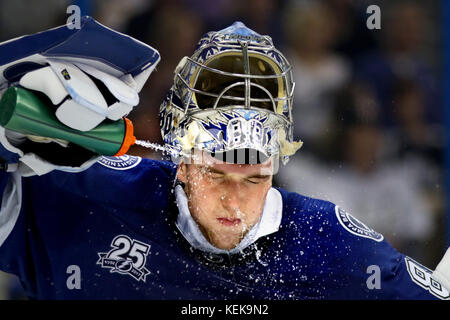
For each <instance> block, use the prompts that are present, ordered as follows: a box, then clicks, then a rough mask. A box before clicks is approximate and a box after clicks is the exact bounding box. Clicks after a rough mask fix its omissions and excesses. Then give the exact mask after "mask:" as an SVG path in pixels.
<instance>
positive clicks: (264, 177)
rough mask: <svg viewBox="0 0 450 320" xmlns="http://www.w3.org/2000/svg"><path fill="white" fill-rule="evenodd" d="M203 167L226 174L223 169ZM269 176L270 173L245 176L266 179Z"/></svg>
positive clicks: (212, 171)
mask: <svg viewBox="0 0 450 320" xmlns="http://www.w3.org/2000/svg"><path fill="white" fill-rule="evenodd" d="M204 168H205V170H207V171H209V172H211V173H219V174H224V175H225V174H227V173H226V172H223V171H221V170H218V169H216V168H213V167H204ZM269 177H270V175H268V174H252V175H250V176H246V178H247V179H248V178H257V179H267V178H269Z"/></svg>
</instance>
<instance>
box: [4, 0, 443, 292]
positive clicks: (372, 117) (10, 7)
mask: <svg viewBox="0 0 450 320" xmlns="http://www.w3.org/2000/svg"><path fill="white" fill-rule="evenodd" d="M442 1H443V0H442ZM74 2H75V3H77V1H74ZM78 2H79V3H88V4H89V10H91V11H90V12H89V14H90V15H91V16H93V17H94V18H95V19H96V20H98V21H99V22H101V23H102V24H104V25H106V26H108V27H110V28H113V29H115V30H118V31H121V32H124V33H126V34H129V35H131V36H133V37H135V38H137V39H139V40H141V41H143V42H145V43H148V44H150V45H151V46H153V47H155V48H157V49H158V51H159V52H160V53H161V57H162V60H161V62H160V64H159V66H158V68H157V69H156V71H155V72H154V73H153V74H152V75H151V77H150V78H149V81H148V82H147V84H146V85H145V86H144V88H143V91H142V93H141V103H140V105H139V106H138V108H137V109H136V110H135V111H133V113H132V114H130V118H131V119H132V120H133V122H134V124H135V130H136V136H137V137H138V138H139V139H143V140H150V141H152V142H159V143H161V142H162V141H161V136H160V131H159V120H158V110H159V105H160V103H161V101H162V99H163V98H164V96H165V95H166V93H167V91H168V89H169V88H170V86H171V84H172V81H173V71H174V69H175V67H176V66H177V64H178V62H179V61H180V59H181V58H182V57H183V56H189V55H191V54H192V52H193V49H194V47H195V45H196V43H197V41H198V40H199V39H200V37H201V36H202V35H203V34H204V33H205V32H207V31H211V30H220V29H223V28H225V27H227V26H229V25H231V23H233V22H234V21H242V22H244V23H245V24H246V25H247V26H248V27H250V28H251V29H253V30H255V31H257V32H258V33H260V34H267V35H270V36H271V37H272V39H273V40H274V43H275V45H276V46H277V47H278V48H279V49H280V50H281V51H282V52H284V53H285V55H286V56H287V57H288V59H289V61H290V62H291V64H292V67H293V72H294V79H295V82H296V87H295V98H294V109H293V116H294V121H295V137H296V139H301V140H302V141H303V142H304V146H303V147H302V149H300V151H299V152H298V153H297V154H296V156H295V157H293V158H292V159H291V160H290V162H289V163H288V164H287V166H285V167H284V168H281V169H280V171H279V173H278V174H277V176H276V177H275V181H274V184H275V185H276V186H280V187H283V188H286V189H289V190H290V191H296V192H299V193H301V194H305V195H308V196H312V197H318V198H323V199H326V200H330V201H332V202H334V203H336V204H337V205H339V206H341V207H342V208H344V209H345V210H346V211H348V212H350V213H351V214H352V215H353V216H355V217H356V218H358V219H359V220H361V221H362V222H363V223H364V224H366V225H368V226H369V227H371V228H373V229H375V230H376V231H378V232H380V233H382V234H383V235H384V237H385V238H386V239H387V240H388V241H390V242H391V243H392V245H393V246H394V247H395V248H396V249H398V250H399V251H401V252H403V253H405V254H407V255H410V256H411V257H413V258H415V259H416V260H418V261H419V262H421V263H422V264H424V265H426V266H428V267H430V268H432V269H433V268H434V267H435V266H436V264H437V263H438V262H439V260H440V258H441V257H442V255H443V253H444V251H445V250H444V248H445V233H446V232H447V230H445V223H444V220H445V209H446V207H445V194H444V191H445V189H444V185H445V181H444V169H445V168H444V165H445V164H444V157H443V155H444V148H445V146H446V141H445V127H444V125H445V124H444V123H443V114H444V108H443V98H442V89H441V83H442V74H441V73H440V70H441V69H442V59H443V57H442V43H441V39H442V37H441V32H442V26H441V22H442V19H441V16H440V10H441V7H440V6H441V1H427V2H425V1H413V0H407V1H406V0H405V1H401V0H398V1H389V0H379V1H376V0H373V1H365V0H323V1H321V0H310V1H306V0H303V1H302V0H285V1H280V0H278V1H276V0H247V1H242V0H214V1H211V0H163V1H162V0H161V1H157V0H153V1H152V0H128V1H120V0H92V1H78ZM71 3H72V2H71V1H61V0H40V1H39V4H38V3H37V2H33V5H30V1H24V0H20V1H19V0H18V1H7V0H0V41H3V40H7V39H10V38H13V37H16V36H20V35H23V34H30V33H34V32H37V31H41V30H44V29H47V28H51V27H54V26H57V25H61V24H64V23H65V22H66V20H67V17H68V15H67V14H66V8H67V6H68V5H69V4H71ZM373 4H375V5H378V6H379V7H380V9H381V29H374V30H371V29H369V28H368V27H367V25H366V21H367V18H368V17H369V15H370V14H368V13H367V12H366V10H367V7H368V6H369V5H373ZM43 8H45V9H43ZM24 12H26V14H24ZM19 16H20V17H23V19H17V17H19ZM25 17H26V18H25ZM130 154H134V155H140V156H145V157H151V158H159V157H160V155H159V154H157V153H153V152H151V151H149V150H147V149H143V148H142V147H139V146H136V147H132V149H131V150H130ZM0 259H1V257H0ZM1 279H2V277H1V276H0V286H1ZM9 287H10V292H12V294H16V291H15V288H16V286H14V285H12V284H11V283H9ZM2 297H3V296H2V295H1V293H0V298H2Z"/></svg>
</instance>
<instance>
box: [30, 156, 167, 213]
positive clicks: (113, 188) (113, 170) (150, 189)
mask: <svg viewBox="0 0 450 320" xmlns="http://www.w3.org/2000/svg"><path fill="white" fill-rule="evenodd" d="M175 175H176V165H175V164H173V163H171V162H168V161H158V160H152V159H145V158H141V157H137V156H131V155H125V156H121V157H101V158H100V159H99V161H97V162H96V163H95V164H94V165H92V166H91V167H90V168H88V169H87V170H85V171H82V172H79V173H69V172H62V171H53V172H51V173H49V174H46V175H44V176H40V177H38V176H33V177H30V178H27V179H28V180H29V182H28V183H29V184H30V185H31V187H32V188H33V189H39V188H43V189H42V190H52V192H54V193H55V195H56V194H58V193H70V194H71V196H72V197H77V196H78V197H79V198H80V199H88V198H89V199H90V200H92V201H97V202H99V203H105V202H107V203H108V204H114V205H115V206H118V207H120V206H123V205H126V206H134V207H136V208H138V207H143V206H144V207H145V206H146V205H150V204H157V203H161V202H164V200H165V199H167V198H168V194H169V192H170V190H171V189H172V188H173V182H174V179H175Z"/></svg>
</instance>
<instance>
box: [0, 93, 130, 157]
mask: <svg viewBox="0 0 450 320" xmlns="http://www.w3.org/2000/svg"><path fill="white" fill-rule="evenodd" d="M0 126H2V127H4V128H6V129H9V130H12V131H16V132H20V133H22V134H25V135H34V136H41V137H48V138H55V139H62V140H66V141H69V142H72V143H74V144H77V145H79V146H81V147H83V148H85V149H88V150H90V151H93V152H95V153H98V154H100V155H104V156H121V155H124V154H125V153H126V152H127V151H128V149H129V148H130V146H131V145H133V144H134V143H135V142H136V138H135V137H134V135H133V124H132V122H131V121H130V120H129V119H127V118H125V117H124V118H122V119H120V120H118V121H114V122H113V121H106V122H103V123H101V124H99V125H98V126H97V127H95V128H94V129H92V130H90V131H85V132H83V131H79V130H75V129H72V128H69V127H68V126H66V125H64V124H62V123H61V122H60V121H59V120H58V119H57V118H56V116H55V113H54V111H53V110H52V108H51V107H49V106H47V105H46V103H44V102H43V101H42V100H41V99H40V98H38V97H37V96H36V95H34V94H33V93H32V92H30V91H28V90H26V89H23V88H20V87H11V88H9V89H8V90H6V91H5V93H4V94H3V96H2V99H1V100H0Z"/></svg>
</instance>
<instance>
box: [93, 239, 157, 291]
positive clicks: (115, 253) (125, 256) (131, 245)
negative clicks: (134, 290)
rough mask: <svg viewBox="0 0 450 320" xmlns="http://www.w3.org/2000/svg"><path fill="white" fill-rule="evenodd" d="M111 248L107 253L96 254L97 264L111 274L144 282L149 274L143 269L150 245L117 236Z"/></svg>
mask: <svg viewBox="0 0 450 320" xmlns="http://www.w3.org/2000/svg"><path fill="white" fill-rule="evenodd" d="M111 247H112V249H111V250H110V251H108V252H99V253H98V256H99V258H100V259H99V260H98V261H97V264H99V265H101V266H102V268H107V269H110V272H111V273H114V272H117V273H120V274H125V275H129V276H131V277H133V278H134V279H136V280H137V281H141V280H142V281H143V282H145V278H146V276H147V275H148V274H149V273H150V272H149V271H148V270H147V269H146V268H145V262H146V260H147V255H148V253H149V252H150V245H148V244H146V243H143V242H141V241H138V240H135V239H131V238H129V237H128V236H126V235H119V236H117V237H115V238H114V239H113V241H112V242H111Z"/></svg>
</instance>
